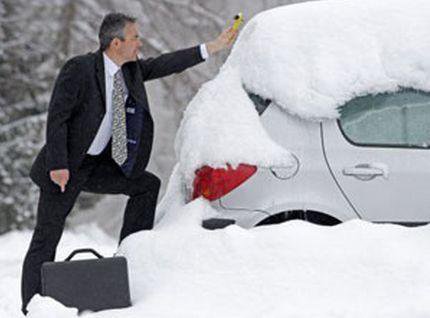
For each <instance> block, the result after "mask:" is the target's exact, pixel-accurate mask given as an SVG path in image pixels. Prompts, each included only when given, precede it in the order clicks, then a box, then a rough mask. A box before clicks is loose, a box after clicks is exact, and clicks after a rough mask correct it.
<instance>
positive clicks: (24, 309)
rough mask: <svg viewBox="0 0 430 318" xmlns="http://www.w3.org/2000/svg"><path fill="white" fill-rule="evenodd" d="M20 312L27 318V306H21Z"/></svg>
mask: <svg viewBox="0 0 430 318" xmlns="http://www.w3.org/2000/svg"><path fill="white" fill-rule="evenodd" d="M21 311H22V313H23V314H24V316H27V314H28V310H27V306H22V307H21Z"/></svg>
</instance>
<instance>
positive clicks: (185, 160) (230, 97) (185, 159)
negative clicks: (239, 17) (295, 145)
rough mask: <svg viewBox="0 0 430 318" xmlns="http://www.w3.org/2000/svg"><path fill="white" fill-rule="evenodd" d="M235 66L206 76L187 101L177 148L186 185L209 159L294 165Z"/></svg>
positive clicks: (213, 161)
mask: <svg viewBox="0 0 430 318" xmlns="http://www.w3.org/2000/svg"><path fill="white" fill-rule="evenodd" d="M238 76H239V74H238V73H237V72H235V70H233V69H228V70H226V71H224V72H222V73H220V74H219V75H218V76H217V77H216V78H215V79H214V80H212V81H210V82H207V83H205V84H204V85H203V87H202V88H201V89H200V90H199V92H198V93H197V95H196V96H195V97H194V98H193V100H192V101H191V102H190V104H189V105H188V107H187V109H186V111H185V115H184V119H183V121H182V123H181V126H180V128H179V130H178V133H177V136H176V142H175V150H176V153H177V156H178V158H180V161H179V162H180V170H181V172H182V173H183V175H184V178H185V180H184V181H185V183H186V184H187V185H190V184H191V183H192V180H193V176H194V171H195V170H196V169H197V168H200V167H201V166H203V165H205V164H208V165H210V166H212V167H225V165H226V163H227V162H228V163H230V164H231V165H233V166H236V165H238V164H240V163H243V162H244V158H246V163H247V164H254V165H259V166H267V165H268V164H270V166H272V165H275V166H281V167H289V166H291V167H292V166H293V165H294V159H293V157H292V155H291V154H290V153H289V152H288V151H287V150H285V149H284V148H282V147H280V146H279V145H278V144H276V143H275V142H274V141H272V139H271V138H270V137H269V136H268V134H267V132H266V131H265V130H264V128H263V126H262V125H261V123H260V120H259V117H258V114H257V112H256V111H255V110H254V109H253V107H254V106H253V104H252V102H251V100H250V99H249V97H248V95H247V94H246V92H245V91H244V90H243V88H242V86H241V83H240V80H239V77H238Z"/></svg>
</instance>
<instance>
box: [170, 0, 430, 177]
mask: <svg viewBox="0 0 430 318" xmlns="http://www.w3.org/2000/svg"><path fill="white" fill-rule="evenodd" d="M429 12H430V1H428V0H412V1H404V0H378V1H375V0H348V1H347V0H328V1H315V2H306V3H300V4H295V5H288V6H283V7H278V8H275V9H271V10H268V11H264V12H262V13H260V14H258V15H257V16H255V17H254V18H253V19H252V20H250V21H249V23H248V24H247V25H246V26H245V28H244V29H243V31H242V32H241V34H240V35H239V38H238V40H237V42H236V44H235V45H234V47H233V49H232V52H231V54H230V56H229V58H228V60H227V61H226V63H225V64H224V66H223V67H222V68H221V70H220V72H219V74H218V75H217V76H216V78H214V79H213V80H212V81H209V82H207V83H206V84H204V85H203V86H202V88H201V89H200V90H199V92H198V93H197V94H196V96H195V97H194V99H193V100H192V101H191V102H190V104H189V106H188V107H187V110H186V112H185V114H184V119H183V121H182V123H181V127H180V129H179V132H178V135H177V139H176V152H177V156H178V158H179V164H180V165H179V166H180V171H182V173H183V176H184V177H185V180H186V183H187V184H188V185H190V182H191V181H192V179H193V176H194V171H195V170H196V169H198V168H199V167H201V166H203V165H206V164H208V165H211V166H214V167H219V166H223V165H224V164H225V163H227V162H228V163H231V164H233V165H236V164H239V163H242V162H245V163H249V164H255V165H259V166H273V165H288V164H290V163H292V162H293V161H292V158H291V155H290V154H289V153H288V151H287V150H285V149H283V148H281V147H280V146H278V145H277V144H276V143H274V142H273V141H272V140H271V139H270V138H269V136H268V135H267V133H266V132H265V131H264V129H263V127H262V126H261V123H260V121H259V119H258V115H257V113H256V112H255V109H254V106H253V104H252V102H251V100H250V99H249V97H248V95H247V94H246V92H245V90H244V87H245V88H246V89H248V90H250V91H252V92H253V93H256V94H258V95H260V96H262V97H263V98H268V99H271V100H272V101H275V102H276V103H277V104H278V105H280V106H281V107H282V108H284V109H285V110H286V111H288V112H289V113H291V114H294V115H297V116H300V117H302V118H306V119H311V120H321V119H325V118H329V119H330V118H331V119H333V118H337V117H338V116H339V112H338V107H339V106H341V105H343V104H345V103H346V102H348V101H349V100H351V99H353V98H355V97H358V96H363V95H367V94H376V93H381V92H393V91H396V90H398V89H400V88H401V87H411V88H416V89H420V90H424V91H430V19H429V14H428V13H429Z"/></svg>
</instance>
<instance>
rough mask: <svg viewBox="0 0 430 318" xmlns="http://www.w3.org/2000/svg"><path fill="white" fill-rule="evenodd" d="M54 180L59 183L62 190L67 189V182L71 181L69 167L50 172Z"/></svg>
mask: <svg viewBox="0 0 430 318" xmlns="http://www.w3.org/2000/svg"><path fill="white" fill-rule="evenodd" d="M49 176H50V177H51V180H52V182H54V183H55V184H58V186H59V187H60V188H61V192H64V191H66V184H67V182H69V177H70V173H69V170H68V169H59V170H51V171H50V172H49Z"/></svg>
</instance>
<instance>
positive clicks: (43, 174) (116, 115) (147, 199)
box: [21, 13, 237, 315]
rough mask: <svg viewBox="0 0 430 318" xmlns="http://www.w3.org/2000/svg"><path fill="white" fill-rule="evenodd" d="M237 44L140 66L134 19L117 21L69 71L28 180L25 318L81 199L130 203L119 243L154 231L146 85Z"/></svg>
mask: <svg viewBox="0 0 430 318" xmlns="http://www.w3.org/2000/svg"><path fill="white" fill-rule="evenodd" d="M236 36H237V31H234V30H233V29H232V28H230V29H227V30H225V31H224V32H222V33H221V34H220V35H219V36H218V37H217V38H216V39H215V40H213V41H211V42H208V43H207V44H202V45H200V46H196V47H192V48H189V49H184V50H179V51H176V52H173V53H168V54H163V55H161V56H159V57H157V58H149V59H139V58H138V52H139V48H140V47H141V46H142V41H141V39H140V37H139V32H138V25H137V23H136V19H135V18H133V17H130V16H127V15H124V14H121V13H111V14H108V15H107V16H105V18H104V19H103V22H102V24H101V26H100V30H99V40H100V49H99V50H98V51H97V52H95V53H88V54H86V55H80V56H76V57H74V58H72V59H70V60H69V61H67V62H66V63H65V65H64V66H63V67H62V69H61V71H60V74H59V75H58V77H57V79H56V82H55V87H54V90H53V93H52V97H51V101H50V104H49V110H48V122H47V134H46V145H45V146H44V147H43V148H42V150H41V151H40V153H39V155H38V156H37V158H36V160H35V162H34V164H33V166H32V169H31V172H30V177H31V179H32V180H33V181H34V182H35V183H36V184H37V185H38V186H39V187H40V197H39V203H38V210H37V222H36V227H35V230H34V233H33V237H32V240H31V243H30V247H29V249H28V252H27V255H26V257H25V260H24V263H23V268H22V285H21V292H22V308H21V310H22V312H23V313H24V315H26V314H27V312H28V311H27V305H28V303H29V301H30V300H31V298H32V297H33V296H34V294H36V293H40V291H41V290H40V269H41V265H42V263H43V262H46V261H53V260H54V259H55V252H56V247H57V245H58V242H59V240H60V237H61V235H62V232H63V228H64V223H65V220H66V217H67V215H68V214H69V212H70V211H71V209H72V208H73V205H74V203H75V201H76V198H77V197H78V195H79V193H80V192H81V191H88V192H94V193H112V194H118V193H121V194H126V195H128V196H129V200H128V202H127V206H126V208H125V213H124V220H123V225H122V228H121V234H120V238H119V242H121V241H122V240H123V239H124V238H125V237H126V236H128V235H129V234H131V233H134V232H137V231H140V230H150V229H151V228H152V227H153V221H154V213H155V206H156V202H157V196H158V191H159V188H160V180H159V179H158V177H156V176H155V175H153V174H151V173H149V172H147V171H145V168H146V165H147V163H148V160H149V156H150V152H151V147H152V140H153V121H152V118H151V114H150V110H149V107H148V102H147V96H146V91H145V86H144V84H143V82H144V81H147V80H151V79H155V78H160V77H163V76H167V75H170V74H172V73H178V72H182V71H183V70H185V69H187V68H189V67H191V66H194V65H196V64H198V63H200V62H202V61H204V60H205V59H206V58H207V56H208V55H210V54H213V53H215V52H217V51H219V50H221V49H225V48H227V47H230V46H231V45H232V43H233V41H234V39H235V38H236Z"/></svg>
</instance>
